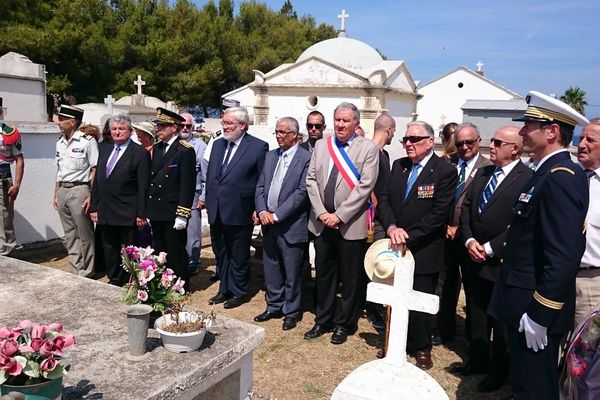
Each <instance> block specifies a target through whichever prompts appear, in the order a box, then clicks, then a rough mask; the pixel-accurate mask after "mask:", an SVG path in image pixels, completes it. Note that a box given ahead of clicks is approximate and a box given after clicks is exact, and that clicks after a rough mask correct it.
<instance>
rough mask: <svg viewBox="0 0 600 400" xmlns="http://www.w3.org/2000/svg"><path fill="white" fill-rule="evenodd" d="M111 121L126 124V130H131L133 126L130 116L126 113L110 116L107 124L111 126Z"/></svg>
mask: <svg viewBox="0 0 600 400" xmlns="http://www.w3.org/2000/svg"><path fill="white" fill-rule="evenodd" d="M113 123H115V124H116V123H125V124H127V129H128V130H130V131H131V130H132V129H133V127H132V126H131V124H132V122H131V117H130V116H129V115H127V114H118V115H114V116H112V117H110V119H109V120H108V126H111V125H112V124H113Z"/></svg>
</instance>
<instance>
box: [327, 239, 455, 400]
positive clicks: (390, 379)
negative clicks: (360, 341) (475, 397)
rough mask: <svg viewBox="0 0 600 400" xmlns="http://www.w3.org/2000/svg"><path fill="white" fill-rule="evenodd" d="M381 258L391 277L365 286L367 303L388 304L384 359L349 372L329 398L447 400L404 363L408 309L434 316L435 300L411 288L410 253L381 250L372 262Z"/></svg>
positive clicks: (429, 380)
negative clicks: (389, 315) (389, 319)
mask: <svg viewBox="0 0 600 400" xmlns="http://www.w3.org/2000/svg"><path fill="white" fill-rule="evenodd" d="M387 240H389V239H387ZM386 247H387V246H386ZM383 253H385V254H383ZM382 259H383V262H388V265H389V262H390V261H391V263H392V271H390V272H393V275H391V278H388V279H386V280H384V279H378V278H377V277H376V276H374V277H373V282H371V283H369V285H368V286H367V300H369V301H372V302H374V303H379V304H389V305H390V306H391V307H392V315H391V321H390V334H389V343H388V350H387V354H386V357H385V358H383V359H381V360H374V361H370V362H368V363H366V364H363V365H361V366H360V367H358V368H357V369H355V370H354V371H352V372H351V373H350V375H348V376H347V377H346V378H344V380H343V381H342V382H341V383H340V384H339V385H338V387H337V388H336V389H335V391H334V392H333V395H332V396H331V399H332V400H391V399H406V400H409V399H410V400H414V399H419V400H434V399H435V400H444V399H448V395H447V394H446V392H444V389H442V387H441V386H440V385H439V384H438V383H437V382H436V380H435V379H433V378H432V377H431V376H430V375H429V374H428V373H427V372H425V371H422V370H421V369H419V368H418V367H416V366H415V365H413V364H411V363H408V362H407V361H406V337H407V332H408V312H409V310H415V311H421V312H427V313H430V314H435V313H437V311H438V308H439V298H438V297H437V296H434V295H431V294H427V293H422V292H416V291H414V290H413V289H412V286H413V272H414V269H415V261H414V258H413V256H412V254H411V252H410V250H407V251H406V254H405V255H404V256H401V255H400V254H399V253H398V252H393V251H391V250H388V251H383V252H382V253H381V255H377V257H376V258H375V262H378V261H379V260H382ZM392 282H393V284H391V285H390V283H392ZM386 283H387V284H386Z"/></svg>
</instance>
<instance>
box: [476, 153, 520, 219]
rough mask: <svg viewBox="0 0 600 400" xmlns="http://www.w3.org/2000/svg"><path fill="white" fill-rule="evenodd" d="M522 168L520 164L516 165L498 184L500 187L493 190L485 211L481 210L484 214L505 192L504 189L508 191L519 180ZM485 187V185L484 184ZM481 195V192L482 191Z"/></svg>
mask: <svg viewBox="0 0 600 400" xmlns="http://www.w3.org/2000/svg"><path fill="white" fill-rule="evenodd" d="M521 166H522V164H521V163H520V162H519V163H518V164H517V165H515V166H514V167H513V169H512V171H510V173H509V174H508V175H507V176H506V178H504V179H503V180H502V182H501V183H500V185H499V186H498V187H497V188H496V190H494V193H493V194H492V197H491V198H490V200H489V202H488V204H487V206H486V208H485V210H483V212H485V211H486V210H487V209H488V208H490V206H491V205H492V204H493V203H494V202H495V201H496V199H497V198H498V197H500V194H501V193H502V192H503V191H505V190H506V189H508V188H509V187H510V186H511V185H512V184H513V183H515V182H516V181H517V179H519V176H521V174H522V173H523V169H522V168H520V167H521ZM486 186H487V183H486ZM482 193H483V191H482Z"/></svg>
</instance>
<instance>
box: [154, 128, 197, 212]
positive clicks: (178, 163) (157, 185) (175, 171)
mask: <svg viewBox="0 0 600 400" xmlns="http://www.w3.org/2000/svg"><path fill="white" fill-rule="evenodd" d="M162 146H164V143H163V142H159V143H157V144H155V145H154V148H153V152H152V170H151V173H150V174H151V176H150V188H149V189H148V201H147V208H148V218H150V220H156V221H174V220H175V217H176V216H180V217H184V218H190V216H191V210H192V202H193V200H194V190H195V187H196V153H195V152H194V149H193V147H192V145H191V144H189V143H188V142H186V141H185V140H182V139H179V138H177V139H175V141H174V142H173V143H172V144H171V146H169V150H168V151H167V153H166V154H163V151H164V150H163V147H162Z"/></svg>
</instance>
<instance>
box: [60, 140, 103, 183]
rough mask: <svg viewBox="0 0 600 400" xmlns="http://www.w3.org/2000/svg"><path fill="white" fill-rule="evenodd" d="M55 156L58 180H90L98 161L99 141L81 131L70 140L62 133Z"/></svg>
mask: <svg viewBox="0 0 600 400" xmlns="http://www.w3.org/2000/svg"><path fill="white" fill-rule="evenodd" d="M55 158H56V165H57V166H58V173H57V175H56V180H57V181H58V182H89V180H90V170H91V169H92V168H93V167H95V166H96V164H97V163H98V143H96V140H95V139H94V138H93V137H92V136H90V135H86V134H84V133H83V132H81V131H76V132H75V133H73V136H72V137H71V140H69V141H67V139H66V138H65V136H64V135H62V136H61V137H60V138H59V139H58V142H56V157H55Z"/></svg>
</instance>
